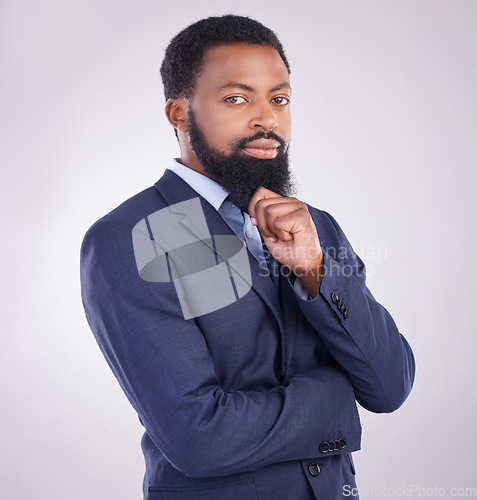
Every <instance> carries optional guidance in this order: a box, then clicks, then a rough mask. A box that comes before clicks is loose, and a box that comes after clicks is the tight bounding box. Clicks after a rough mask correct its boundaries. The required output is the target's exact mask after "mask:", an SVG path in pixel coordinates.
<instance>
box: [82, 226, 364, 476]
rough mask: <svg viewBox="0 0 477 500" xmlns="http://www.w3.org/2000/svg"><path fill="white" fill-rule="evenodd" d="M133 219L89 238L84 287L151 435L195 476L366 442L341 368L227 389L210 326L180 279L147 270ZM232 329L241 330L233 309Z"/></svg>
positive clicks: (91, 317)
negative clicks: (188, 311)
mask: <svg viewBox="0 0 477 500" xmlns="http://www.w3.org/2000/svg"><path fill="white" fill-rule="evenodd" d="M131 230H132V228H131V227H129V226H128V225H126V224H123V223H120V222H115V221H111V220H109V221H108V220H106V221H105V220H103V221H100V222H99V223H97V224H95V225H94V226H93V227H92V228H91V229H90V230H89V231H88V233H87V235H86V237H85V240H84V242H83V247H82V256H81V276H82V295H83V301H84V305H85V310H86V315H87V318H88V321H89V323H90V326H91V328H92V330H93V332H94V334H95V337H96V339H97V341H98V343H99V346H100V348H101V350H102V351H103V354H104V355H105V357H106V359H107V361H108V363H109V365H110V367H111V369H112V370H113V372H114V374H115V376H116V377H117V379H118V381H119V383H120V384H121V386H122V388H123V390H124V392H125V393H126V395H127V397H128V398H129V400H130V402H131V404H132V405H133V407H134V408H135V410H136V411H137V412H138V414H139V416H140V418H141V421H142V422H143V424H144V426H145V428H146V430H147V432H148V434H149V436H150V437H151V439H152V440H153V441H154V443H155V444H156V446H157V447H158V448H159V449H160V450H161V451H162V452H163V453H164V455H165V456H166V458H167V459H168V460H169V461H170V462H171V463H172V464H173V465H174V466H175V467H176V468H177V469H178V470H180V471H182V472H183V473H185V474H186V475H189V476H193V477H208V476H220V475H228V474H232V473H237V472H244V471H251V470H255V469H258V468H261V467H263V466H266V465H269V464H272V463H277V462H282V461H288V460H296V459H303V458H311V457H319V456H321V455H322V452H320V450H319V446H320V444H321V443H322V442H324V441H328V440H330V439H337V438H341V437H342V438H344V439H345V440H346V447H345V449H343V450H338V451H335V452H328V453H327V456H329V455H331V454H335V453H340V452H346V451H354V450H356V449H359V446H360V425H359V418H358V414H357V409H356V405H355V401H354V394H353V387H352V385H351V383H350V381H349V379H348V377H347V376H346V375H345V374H344V373H343V372H342V371H341V370H339V369H336V368H332V367H320V368H316V369H314V370H311V371H309V372H306V373H302V374H299V375H297V376H295V377H293V378H292V379H291V380H289V381H288V383H287V385H286V386H281V385H277V386H276V387H271V388H269V389H268V390H247V391H234V392H227V391H224V390H223V388H222V387H221V384H220V381H219V379H218V377H217V375H216V373H215V369H214V360H213V359H212V357H211V355H210V353H209V350H208V346H207V343H206V340H205V338H204V335H203V332H201V330H200V329H199V328H198V326H197V324H196V322H195V321H194V320H185V319H184V317H183V313H182V310H181V307H180V304H179V301H178V299H177V294H176V291H175V288H174V285H173V284H172V283H147V282H145V281H143V280H141V278H140V277H139V275H138V272H137V267H136V264H135V257H134V250H133V247H132V242H131ZM231 325H232V326H231V330H232V331H230V332H224V333H227V334H229V335H233V334H235V333H236V334H239V328H240V325H237V326H236V327H235V328H237V332H235V331H234V325H233V319H232V321H231Z"/></svg>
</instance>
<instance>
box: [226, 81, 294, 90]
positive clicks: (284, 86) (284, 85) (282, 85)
mask: <svg viewBox="0 0 477 500" xmlns="http://www.w3.org/2000/svg"><path fill="white" fill-rule="evenodd" d="M234 88H235V89H242V90H247V91H248V92H253V88H252V87H250V85H245V83H239V82H231V83H226V84H225V85H222V86H221V87H219V88H218V90H219V91H220V90H226V89H234ZM281 89H288V90H291V86H290V84H289V83H288V82H283V83H280V84H279V85H276V86H275V87H273V89H270V92H276V91H277V90H281Z"/></svg>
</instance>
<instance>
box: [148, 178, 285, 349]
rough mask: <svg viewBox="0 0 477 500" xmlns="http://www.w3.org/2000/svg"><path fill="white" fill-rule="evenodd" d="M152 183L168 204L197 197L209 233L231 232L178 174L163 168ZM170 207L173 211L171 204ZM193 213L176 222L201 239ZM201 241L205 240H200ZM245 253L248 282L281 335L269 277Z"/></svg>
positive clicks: (280, 319)
mask: <svg viewBox="0 0 477 500" xmlns="http://www.w3.org/2000/svg"><path fill="white" fill-rule="evenodd" d="M155 187H156V189H157V190H158V191H159V193H160V194H161V195H162V196H163V198H164V199H165V200H166V202H167V204H168V205H169V206H171V205H175V204H177V203H180V202H182V201H185V200H189V199H191V198H197V197H198V198H199V199H200V202H201V205H202V209H203V212H204V215H205V219H206V221H207V225H208V227H209V230H210V234H211V235H219V234H225V235H234V236H235V233H234V232H233V230H232V229H231V228H230V227H229V225H228V224H227V223H226V222H225V221H224V219H223V218H222V216H221V215H220V214H219V213H218V212H217V210H215V208H214V207H213V206H212V205H211V204H210V203H209V202H208V201H207V200H205V199H204V198H203V197H202V196H200V195H199V194H198V193H197V192H196V191H194V190H193V189H192V188H191V187H190V186H189V185H188V184H187V183H186V182H185V181H184V180H183V179H182V178H180V177H179V176H178V175H176V174H175V173H174V172H172V171H170V170H166V171H165V173H164V175H163V176H162V178H161V179H159V181H157V182H156V184H155ZM172 210H173V211H175V209H174V208H173V209H172ZM179 213H180V211H179ZM194 215H195V214H184V218H183V219H182V220H181V221H180V223H181V224H182V225H184V226H185V227H187V229H188V231H191V232H192V233H193V234H196V235H197V236H198V239H202V240H203V238H201V237H200V235H199V234H197V230H196V222H195V218H194ZM204 244H208V243H207V242H204ZM211 250H212V251H216V250H215V249H214V248H213V247H211ZM247 253H248V258H249V263H250V271H251V277H252V280H251V283H249V284H250V285H251V287H252V288H253V289H254V290H255V292H256V293H257V294H258V295H259V296H260V297H261V299H262V300H263V301H264V302H265V303H266V304H267V306H268V307H269V308H270V309H271V311H272V312H273V314H274V316H275V317H276V320H277V323H278V325H279V327H280V332H281V336H282V338H283V332H284V327H283V317H282V308H281V305H280V300H279V297H278V295H277V292H276V290H275V286H274V284H273V281H272V280H271V279H270V277H269V276H268V275H267V274H266V273H265V272H264V270H263V269H262V268H261V267H260V266H259V264H258V262H257V260H256V259H255V257H254V256H253V255H252V254H251V253H250V252H249V251H247ZM217 254H218V255H219V256H220V257H221V258H222V259H223V260H225V261H227V256H223V255H220V253H219V252H217ZM234 270H235V271H236V272H238V273H239V274H240V275H241V276H242V277H243V278H244V280H245V281H247V282H248V281H249V277H247V276H243V273H242V272H240V270H238V269H234ZM285 286H286V284H285ZM282 345H283V344H282Z"/></svg>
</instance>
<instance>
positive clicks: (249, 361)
mask: <svg viewBox="0 0 477 500" xmlns="http://www.w3.org/2000/svg"><path fill="white" fill-rule="evenodd" d="M161 75H162V78H163V82H164V88H165V95H166V100H167V103H166V115H167V118H168V120H169V121H170V123H171V124H172V126H173V127H174V129H175V133H176V137H177V138H178V141H179V145H180V150H181V159H179V160H175V161H174V162H173V164H172V166H171V168H170V169H168V170H166V172H165V174H164V176H163V177H162V178H161V179H160V180H159V181H158V182H157V183H156V184H155V186H154V187H151V188H149V189H146V190H145V191H143V192H141V193H139V194H138V195H136V196H135V197H133V198H131V199H130V200H128V201H126V202H125V203H123V204H122V205H121V206H119V207H118V208H116V209H115V210H113V211H112V212H111V213H110V214H108V215H106V216H105V217H103V218H102V219H101V220H100V221H98V222H97V223H96V224H94V225H93V226H92V228H91V229H90V230H89V231H88V233H87V235H86V237H85V240H84V243H83V247H82V261H81V263H82V294H83V301H84V305H85V310H86V314H87V317H88V321H89V323H90V325H91V328H92V330H93V332H94V334H95V336H96V338H97V340H98V343H99V346H100V348H101V349H102V351H103V353H104V355H105V357H106V359H107V361H108V363H109V365H110V367H111V369H112V370H113V372H114V374H115V375H116V377H117V379H118V381H119V383H120V384H121V386H122V388H123V390H124V391H125V393H126V395H127V397H128V398H129V400H130V402H131V404H132V405H133V406H134V408H135V410H136V411H137V412H138V415H139V417H140V420H141V422H142V424H143V425H144V427H145V434H144V437H143V440H142V447H143V451H144V455H145V459H146V474H145V478H144V498H146V499H159V498H167V499H179V498H181V499H207V500H211V499H212V500H213V499H252V498H259V499H286V500H293V499H297V500H302V499H313V498H329V499H335V498H341V497H343V496H349V494H350V492H351V491H353V492H354V491H355V490H354V488H355V487H356V483H355V481H354V473H355V471H354V466H353V462H352V458H351V452H353V451H356V450H358V449H359V448H360V436H361V427H360V423H359V417H358V413H357V407H356V401H358V402H359V403H360V404H361V405H362V406H363V407H365V408H367V409H368V410H370V411H374V412H390V411H393V410H395V409H396V408H398V407H399V406H400V405H401V404H402V403H403V401H404V400H405V399H406V397H407V396H408V394H409V391H410V390H411V387H412V383H413V379H414V359H413V355H412V352H411V349H410V347H409V345H408V344H407V342H406V340H405V339H404V338H403V337H402V336H401V334H400V333H399V332H398V330H397V327H396V325H395V323H394V321H393V320H392V318H391V316H390V315H389V313H388V312H387V311H386V310H385V309H384V308H383V307H382V306H381V305H380V304H378V303H377V302H376V301H375V299H374V298H373V296H372V295H371V293H370V292H369V290H368V289H367V287H366V285H365V272H364V264H363V263H362V261H361V260H360V259H359V258H358V257H357V256H356V254H355V253H354V252H353V250H352V248H351V246H350V244H349V242H348V240H347V239H346V237H345V235H344V234H343V232H342V230H341V229H340V227H339V226H338V224H337V223H336V221H335V220H334V219H333V218H332V217H331V216H330V215H329V214H327V213H325V212H322V211H320V210H317V209H315V208H313V207H310V206H308V205H306V204H305V203H303V202H301V201H299V200H298V199H296V198H294V197H291V196H290V194H292V191H293V183H292V181H291V177H290V173H289V170H288V145H289V142H290V100H291V87H290V82H289V65H288V62H287V59H286V57H285V54H284V52H283V48H282V46H281V44H280V42H279V41H278V40H277V38H276V36H275V35H274V33H273V32H271V31H270V30H269V29H268V28H266V27H264V26H263V25H261V24H260V23H258V22H256V21H253V20H251V19H248V18H244V17H238V16H224V17H217V18H208V19H205V20H202V21H199V22H198V23H195V24H193V25H191V26H189V27H188V28H186V29H185V30H184V31H182V32H181V33H179V34H178V35H177V36H176V37H175V38H174V39H173V40H172V42H171V43H170V45H169V47H168V48H167V51H166V56H165V59H164V62H163V64H162V68H161Z"/></svg>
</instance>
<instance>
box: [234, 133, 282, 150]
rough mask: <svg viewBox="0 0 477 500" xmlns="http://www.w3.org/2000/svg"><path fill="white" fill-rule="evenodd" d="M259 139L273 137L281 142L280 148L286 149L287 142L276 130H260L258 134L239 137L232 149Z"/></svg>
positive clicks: (237, 148)
mask: <svg viewBox="0 0 477 500" xmlns="http://www.w3.org/2000/svg"><path fill="white" fill-rule="evenodd" d="M257 139H273V140H275V141H277V142H279V143H280V148H282V149H283V150H285V149H286V146H287V144H286V142H285V141H284V140H283V138H282V137H280V136H279V135H277V134H275V132H271V131H270V132H263V131H260V132H257V133H256V134H254V135H251V136H250V137H243V138H241V139H237V140H236V141H234V142H233V144H232V149H234V150H235V151H237V150H239V149H241V148H243V147H244V146H245V145H246V144H248V143H249V142H252V141H256V140H257Z"/></svg>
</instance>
